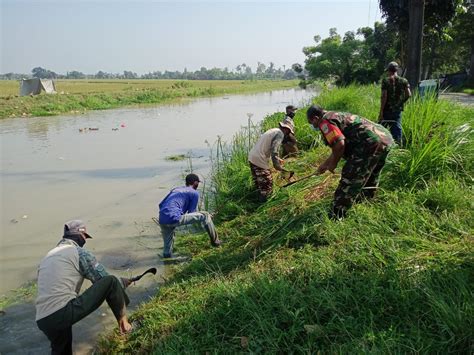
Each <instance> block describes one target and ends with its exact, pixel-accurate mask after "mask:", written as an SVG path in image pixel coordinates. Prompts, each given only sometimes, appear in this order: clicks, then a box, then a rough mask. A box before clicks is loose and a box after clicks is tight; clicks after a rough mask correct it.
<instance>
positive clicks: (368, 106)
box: [98, 87, 474, 353]
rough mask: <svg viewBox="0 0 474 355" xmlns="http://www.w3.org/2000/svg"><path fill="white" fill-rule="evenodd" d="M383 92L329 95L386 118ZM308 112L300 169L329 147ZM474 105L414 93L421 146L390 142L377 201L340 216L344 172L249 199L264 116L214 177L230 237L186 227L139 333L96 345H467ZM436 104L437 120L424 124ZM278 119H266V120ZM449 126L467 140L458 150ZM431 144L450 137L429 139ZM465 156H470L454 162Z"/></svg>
mask: <svg viewBox="0 0 474 355" xmlns="http://www.w3.org/2000/svg"><path fill="white" fill-rule="evenodd" d="M376 93H378V88H376V87H362V88H357V87H350V88H346V89H335V90H333V91H332V92H330V93H325V94H323V95H322V97H320V98H318V103H320V104H322V105H323V106H324V107H327V108H331V109H334V110H344V111H350V112H357V113H360V114H361V115H363V116H365V117H368V118H371V119H373V120H376V117H377V114H378V102H379V99H378V95H377V94H376ZM303 111H304V110H301V111H299V112H298V114H297V116H296V117H295V121H296V127H297V128H296V129H297V138H298V141H299V143H300V147H301V148H302V150H303V153H302V155H301V156H300V157H299V159H298V160H294V161H293V162H288V166H287V168H288V169H291V170H295V171H296V173H297V176H306V175H308V174H309V173H311V172H313V169H314V168H313V166H314V163H315V160H316V161H321V159H322V158H323V157H324V156H325V155H327V154H328V150H327V148H325V147H322V146H321V144H320V141H319V140H318V138H316V136H314V134H313V133H311V132H310V130H309V128H308V127H307V126H308V125H307V124H306V119H305V117H304V112H303ZM447 114H450V115H451V116H450V117H452V118H453V119H452V120H451V121H449V122H448V121H446V120H445V117H446V115H447ZM473 114H474V111H473V110H472V109H469V108H466V107H460V106H459V105H456V104H453V103H449V102H445V101H443V100H440V101H439V102H436V100H434V99H433V100H427V101H425V102H419V101H418V102H417V101H415V102H412V103H410V104H409V107H408V108H407V110H406V111H405V117H404V120H405V122H406V121H409V122H408V123H407V125H404V129H405V128H406V129H407V131H406V134H407V136H408V137H407V138H408V139H410V140H411V143H410V145H411V146H410V147H407V148H406V149H396V150H394V152H392V154H391V158H389V161H388V163H387V167H386V168H385V170H386V171H384V173H383V179H382V183H381V191H380V193H379V196H378V198H377V199H376V200H375V202H374V203H373V204H368V203H362V204H359V205H357V206H355V207H354V208H353V210H352V211H351V213H350V215H349V217H348V218H347V219H346V220H344V221H340V222H339V221H336V222H335V221H331V220H329V219H327V217H326V214H327V211H328V209H329V206H330V203H331V199H332V192H333V190H334V188H335V186H336V185H337V180H338V178H337V176H331V175H328V176H323V177H318V178H314V179H312V180H308V181H306V182H305V183H300V184H295V185H293V186H292V187H291V188H287V189H279V188H276V191H275V195H274V196H273V198H272V199H271V200H270V201H269V202H267V203H266V204H265V205H262V206H260V205H258V204H257V203H256V201H255V199H253V198H252V197H249V196H250V195H249V194H250V193H251V192H252V183H251V178H250V173H249V171H248V167H247V166H246V151H247V148H248V147H246V146H245V144H244V142H245V141H246V140H247V137H250V138H249V140H250V139H254V136H258V132H260V127H254V129H255V131H256V132H254V133H257V134H254V135H253V136H252V137H251V134H249V133H248V132H246V131H243V132H241V133H240V134H237V135H236V137H234V141H233V142H232V143H230V147H229V148H228V149H229V150H228V151H230V152H231V154H230V155H228V156H224V158H222V159H223V160H222V161H221V163H223V164H227V165H226V166H224V167H221V169H222V171H221V173H218V179H222V178H223V176H227V177H228V178H227V180H226V179H225V178H224V179H223V180H225V181H217V182H216V184H217V185H218V187H219V190H218V199H217V201H216V203H215V205H217V206H218V207H219V209H218V210H217V211H218V218H217V223H216V225H217V228H218V230H219V232H220V234H221V236H222V239H223V240H224V241H225V242H226V243H225V244H224V246H223V247H222V248H220V249H219V250H214V249H210V248H209V247H208V245H207V237H206V236H205V235H200V236H189V237H179V238H178V239H177V248H178V249H179V251H180V252H184V253H185V254H186V253H189V254H191V255H192V256H193V259H192V261H191V262H190V263H187V264H184V265H181V266H178V267H176V268H175V272H174V275H173V276H172V277H171V278H170V279H169V281H168V283H167V284H166V285H165V286H163V287H162V288H161V289H160V291H159V293H158V295H157V296H156V297H155V298H154V299H152V300H150V301H149V302H148V303H146V304H144V305H142V306H141V307H140V309H139V310H138V311H137V312H135V313H134V314H133V315H132V317H131V318H132V319H135V320H136V321H137V322H138V324H139V327H138V329H137V330H136V331H135V332H134V333H132V334H131V335H129V336H128V337H123V336H118V334H117V333H116V332H115V333H112V334H110V333H109V334H107V335H104V337H103V338H102V340H101V341H100V342H99V344H98V351H99V353H110V352H120V353H135V352H140V353H146V352H154V353H180V352H186V351H189V349H193V351H194V352H198V353H201V352H202V353H205V352H209V353H220V352H224V353H225V352H227V353H229V352H236V353H238V352H290V353H292V352H301V353H303V352H317V351H323V352H330V353H331V352H343V353H344V352H369V353H373V352H376V353H377V352H404V351H405V352H406V351H413V352H418V351H423V352H431V351H433V352H438V351H440V352H446V351H447V352H453V351H455V352H458V351H459V352H466V353H467V352H469V349H471V346H472V343H471V340H472V335H473V334H472V331H471V330H472V329H474V324H473V320H472V317H471V316H469V315H470V314H471V315H472V312H473V310H474V302H473V300H472V297H471V296H472V289H471V288H470V286H469V285H470V284H471V285H472V281H473V280H474V275H473V272H472V270H473V267H474V260H473V257H472V255H473V252H474V248H473V243H472V231H473V227H474V226H473V222H472V221H473V220H474V218H473V217H474V216H473V212H472V210H473V208H472V207H473V206H472V200H473V197H474V194H473V191H472V186H471V188H469V186H470V183H469V181H470V180H469V176H472V174H473V164H472V145H473V144H472V127H473V125H474V122H473V121H474V120H473V117H474V115H473ZM431 115H432V116H433V118H432V119H431V121H429V125H430V126H431V127H422V126H421V124H423V122H426V121H427V120H426V117H428V116H431ZM279 119H281V115H279V114H275V115H272V116H270V117H268V118H267V119H265V121H264V123H263V125H262V127H263V129H268V128H270V127H274V126H275V125H276V123H277V122H278V120H279ZM466 125H467V128H466ZM462 130H464V133H466V131H468V132H467V134H466V135H464V134H461V133H459V132H461V131H462ZM450 131H456V132H458V137H457V138H459V139H460V140H459V142H463V143H462V144H465V145H466V146H464V147H463V146H462V145H461V144H459V143H457V145H456V146H455V147H454V148H455V149H453V150H450V147H451V146H452V145H453V144H454V143H455V142H456V141H452V140H451V139H456V137H455V136H454V137H453V136H449V137H448V134H449V132H450ZM435 138H436V139H435ZM448 138H449V139H448ZM438 139H439V141H438ZM464 139H466V141H464ZM469 139H470V140H469ZM432 141H435V142H437V143H439V144H440V145H442V144H445V145H444V146H442V147H441V148H440V150H439V151H438V150H436V149H438V148H437V147H436V146H431V147H428V148H426V146H427V145H429V144H433V143H430V142H432ZM428 149H430V150H431V151H432V152H434V153H439V157H436V156H430V151H429V150H428ZM469 151H471V153H469ZM444 152H446V154H448V153H449V154H450V155H449V156H442V153H444ZM459 153H463V154H467V155H466V156H465V157H464V160H462V159H463V157H462V156H461V157H459V158H460V159H461V161H457V162H453V161H451V162H449V161H450V159H451V158H454V157H456V156H457V154H459ZM432 160H433V161H434V164H431V163H430V161H432ZM469 160H471V163H469ZM417 164H418V165H419V167H418V168H419V170H416V169H417V166H415V165H417ZM463 164H464V166H463ZM430 169H431V170H430ZM422 174H423V175H422ZM471 179H472V178H471ZM276 183H277V184H281V183H282V181H281V180H278V178H276ZM471 183H472V180H471ZM219 195H220V196H219ZM223 201H224V202H225V204H224V205H220V204H219V203H220V202H223ZM470 339H471V340H470Z"/></svg>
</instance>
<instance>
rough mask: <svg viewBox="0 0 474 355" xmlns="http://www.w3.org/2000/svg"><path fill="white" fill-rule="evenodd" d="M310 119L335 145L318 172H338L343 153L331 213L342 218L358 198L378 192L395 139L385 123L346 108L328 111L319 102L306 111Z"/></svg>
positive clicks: (326, 138) (326, 139)
mask: <svg viewBox="0 0 474 355" xmlns="http://www.w3.org/2000/svg"><path fill="white" fill-rule="evenodd" d="M306 116H307V119H308V123H309V124H310V125H311V127H312V128H313V129H314V130H317V131H321V133H322V136H323V139H324V142H325V143H326V145H329V146H330V147H331V150H332V152H331V155H330V156H329V157H328V158H327V159H326V160H325V161H324V162H323V163H322V164H321V165H320V166H319V167H318V169H317V172H318V173H319V174H323V173H324V172H326V171H328V170H329V171H330V172H334V169H336V167H337V164H338V163H339V160H341V158H342V157H344V159H345V160H346V164H345V165H344V167H343V168H342V173H341V180H340V181H339V186H338V187H337V189H336V192H335V193H334V202H333V207H332V211H331V212H330V214H329V216H330V217H331V218H333V219H340V218H344V217H345V216H346V212H347V210H348V209H349V208H350V207H351V206H352V204H353V203H354V202H355V201H357V200H358V199H360V198H362V197H365V198H367V199H369V198H372V197H374V196H375V192H376V189H377V187H378V179H379V175H380V172H381V171H382V168H383V167H384V165H385V159H386V158H387V155H388V153H389V151H390V148H391V146H392V145H393V139H392V136H391V135H390V132H388V131H387V130H386V129H385V128H384V127H382V126H381V125H379V124H376V123H373V122H371V121H369V120H367V119H365V118H363V117H360V116H357V115H353V114H351V113H346V112H331V111H329V112H328V111H325V110H323V109H322V108H321V107H319V106H317V105H313V106H311V107H310V108H309V109H308V111H307V112H306Z"/></svg>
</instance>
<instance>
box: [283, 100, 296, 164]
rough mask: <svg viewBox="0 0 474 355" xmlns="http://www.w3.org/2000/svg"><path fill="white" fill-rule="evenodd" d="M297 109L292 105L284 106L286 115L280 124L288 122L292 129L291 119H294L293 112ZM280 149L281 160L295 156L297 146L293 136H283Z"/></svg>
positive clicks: (292, 134)
mask: <svg viewBox="0 0 474 355" xmlns="http://www.w3.org/2000/svg"><path fill="white" fill-rule="evenodd" d="M297 109H298V108H296V107H295V106H293V105H288V106H286V109H285V111H286V115H285V118H284V119H283V121H282V123H286V122H289V123H290V124H291V125H292V126H293V127H294V126H295V123H294V121H293V118H294V117H295V111H296V110H297ZM281 147H282V149H283V158H286V157H289V156H293V155H296V154H297V153H298V146H297V141H296V137H295V134H294V133H290V134H288V135H287V136H285V137H284V138H283V142H282V143H281Z"/></svg>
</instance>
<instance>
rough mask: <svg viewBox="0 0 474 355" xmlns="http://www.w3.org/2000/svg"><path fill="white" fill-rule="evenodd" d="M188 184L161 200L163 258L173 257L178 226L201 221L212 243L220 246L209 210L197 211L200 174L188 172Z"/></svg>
mask: <svg viewBox="0 0 474 355" xmlns="http://www.w3.org/2000/svg"><path fill="white" fill-rule="evenodd" d="M185 183H186V186H181V187H176V188H174V189H173V190H171V191H170V193H169V194H168V195H167V196H166V197H165V198H164V199H163V201H161V202H160V204H159V205H158V208H159V217H158V219H159V226H160V229H161V235H162V236H163V258H172V257H173V244H174V231H175V229H176V227H178V226H184V225H187V224H193V223H201V224H202V226H203V227H204V229H205V230H206V232H207V234H208V235H209V239H210V240H211V245H212V246H214V247H218V246H220V245H221V241H220V240H219V238H218V236H217V231H216V228H215V227H214V223H213V222H212V218H211V215H210V213H209V212H206V211H197V210H196V209H197V205H198V202H199V192H198V191H197V188H198V186H199V183H200V181H199V176H197V175H196V174H188V175H187V176H186V178H185Z"/></svg>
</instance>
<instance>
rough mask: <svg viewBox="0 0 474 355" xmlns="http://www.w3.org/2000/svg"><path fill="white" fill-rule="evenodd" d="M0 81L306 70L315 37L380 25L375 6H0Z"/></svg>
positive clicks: (106, 1)
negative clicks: (37, 75)
mask: <svg viewBox="0 0 474 355" xmlns="http://www.w3.org/2000/svg"><path fill="white" fill-rule="evenodd" d="M0 21H1V26H0V39H1V43H0V50H1V54H0V56H1V57H0V73H8V72H14V73H30V72H31V69H33V68H34V67H38V66H40V67H43V68H46V69H49V70H52V71H55V72H56V73H61V74H65V73H66V72H68V71H72V70H78V71H81V72H84V73H86V74H94V73H97V72H98V71H99V70H102V71H106V72H113V73H119V72H120V73H121V72H123V71H124V70H130V71H133V72H136V73H138V74H144V73H148V72H152V71H157V70H159V71H165V70H170V71H174V70H179V71H183V70H184V68H187V70H188V71H194V70H198V69H200V68H201V67H206V68H212V67H218V68H225V67H227V68H229V70H232V69H234V68H235V67H236V66H237V65H239V64H242V63H245V64H247V65H249V66H251V67H252V69H253V70H254V71H255V69H256V67H257V63H258V62H263V63H265V64H266V65H268V64H269V63H270V62H273V63H275V67H277V68H278V67H283V66H286V68H288V67H290V66H291V65H292V64H293V63H300V64H303V63H304V59H305V56H304V54H303V53H302V49H303V47H306V46H311V45H313V44H314V40H313V38H314V36H315V35H320V36H321V37H322V38H325V37H327V36H328V35H329V28H331V27H336V28H337V30H338V33H341V34H343V33H344V32H346V31H350V30H354V31H355V30H357V29H358V28H360V27H364V26H373V24H374V22H375V21H381V17H380V11H379V9H378V1H377V0H346V1H342V0H329V1H319V0H312V1H298V2H297V1H280V2H275V1H266V0H262V1H253V2H248V1H246V2H243V1H236V0H228V1H208V2H202V1H192V0H188V1H179V2H178V1H174V2H170V1H168V2H165V1H153V0H129V1H118V0H102V1H99V0H95V1H92V0H55V1H48V0H43V1H40V0H0Z"/></svg>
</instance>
